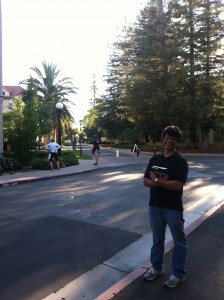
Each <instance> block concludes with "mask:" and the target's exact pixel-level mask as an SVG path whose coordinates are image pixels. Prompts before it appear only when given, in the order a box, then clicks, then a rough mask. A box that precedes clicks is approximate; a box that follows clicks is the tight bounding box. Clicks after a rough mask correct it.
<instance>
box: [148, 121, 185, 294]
mask: <svg viewBox="0 0 224 300" xmlns="http://www.w3.org/2000/svg"><path fill="white" fill-rule="evenodd" d="M179 139H180V130H179V128H178V127H176V126H168V127H166V128H165V129H164V130H163V146H164V151H163V153H161V154H157V155H154V156H153V157H152V158H151V159H150V161H149V164H148V166H147V169H146V171H145V175H144V186H145V187H149V188H150V201H149V219H150V226H151V229H152V235H153V245H152V248H151V256H150V259H151V264H152V267H151V268H150V269H149V270H148V271H147V272H146V273H145V275H144V279H145V280H154V279H155V278H156V277H158V276H161V275H163V274H164V268H163V267H164V262H163V259H164V247H165V245H164V244H165V231H166V226H167V225H168V227H169V229H170V232H171V235H172V238H173V242H174V249H173V257H172V273H171V275H170V277H169V279H168V280H167V281H165V282H164V285H165V286H166V287H169V288H174V287H177V286H178V285H179V284H180V283H182V282H183V281H184V280H185V273H186V271H185V262H186V255H187V239H186V235H185V233H184V219H183V203H182V194H183V186H184V184H185V182H186V180H187V175H188V163H187V161H186V160H185V158H183V157H182V156H181V155H180V154H179V153H178V152H177V150H176V147H177V142H178V141H179Z"/></svg>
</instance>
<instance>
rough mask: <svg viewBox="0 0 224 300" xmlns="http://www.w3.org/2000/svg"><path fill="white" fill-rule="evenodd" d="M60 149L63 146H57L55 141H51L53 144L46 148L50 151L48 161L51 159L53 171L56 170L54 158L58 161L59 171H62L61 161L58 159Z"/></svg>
mask: <svg viewBox="0 0 224 300" xmlns="http://www.w3.org/2000/svg"><path fill="white" fill-rule="evenodd" d="M60 148H61V146H60V145H59V144H57V143H56V142H55V140H54V139H51V142H50V143H49V144H47V145H46V146H45V149H47V150H50V153H49V157H48V159H49V162H50V169H51V170H53V169H54V167H53V160H52V159H53V158H55V160H56V165H57V169H58V170H59V169H60V166H59V159H58V152H57V151H58V149H60Z"/></svg>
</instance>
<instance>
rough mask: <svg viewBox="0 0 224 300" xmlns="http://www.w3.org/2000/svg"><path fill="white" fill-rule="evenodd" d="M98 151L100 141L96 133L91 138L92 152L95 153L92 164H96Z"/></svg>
mask: <svg viewBox="0 0 224 300" xmlns="http://www.w3.org/2000/svg"><path fill="white" fill-rule="evenodd" d="M99 151H100V142H99V139H98V137H97V135H95V136H94V140H93V147H92V154H94V155H95V163H94V164H93V165H98V161H99Z"/></svg>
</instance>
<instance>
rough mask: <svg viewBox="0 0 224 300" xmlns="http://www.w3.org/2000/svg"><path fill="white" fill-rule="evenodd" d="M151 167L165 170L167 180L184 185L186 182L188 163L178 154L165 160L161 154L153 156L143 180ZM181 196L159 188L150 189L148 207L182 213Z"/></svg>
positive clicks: (147, 176)
mask: <svg viewBox="0 0 224 300" xmlns="http://www.w3.org/2000/svg"><path fill="white" fill-rule="evenodd" d="M153 166H159V167H165V168H167V172H166V173H167V174H168V176H169V180H178V181H180V182H182V183H183V184H185V182H186V180H187V175H188V163H187V161H186V159H185V158H184V157H182V156H181V155H180V154H179V153H178V152H175V153H174V154H173V155H172V156H170V157H167V158H166V157H165V156H164V155H163V153H162V154H157V155H154V156H153V157H152V158H151V159H150V161H149V164H148V166H147V168H146V171H145V175H144V177H145V178H149V174H150V172H151V171H152V169H151V168H152V167H153ZM182 194H183V191H172V190H168V189H165V188H163V187H160V186H158V187H156V188H151V189H150V200H149V205H156V206H159V207H161V208H170V209H173V210H178V211H183V204H182Z"/></svg>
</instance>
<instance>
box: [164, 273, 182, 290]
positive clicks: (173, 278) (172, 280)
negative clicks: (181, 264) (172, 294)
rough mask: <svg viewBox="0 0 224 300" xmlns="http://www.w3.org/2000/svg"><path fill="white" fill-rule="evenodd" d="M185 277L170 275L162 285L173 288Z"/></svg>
mask: <svg viewBox="0 0 224 300" xmlns="http://www.w3.org/2000/svg"><path fill="white" fill-rule="evenodd" d="M184 280H185V278H184V277H182V278H178V277H176V276H174V275H170V277H169V279H168V280H167V281H165V282H164V285H165V286H166V287H168V288H175V287H177V286H178V285H179V284H181V283H182V282H184Z"/></svg>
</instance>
